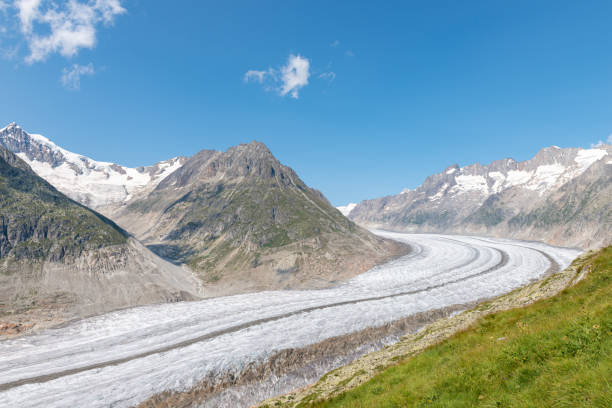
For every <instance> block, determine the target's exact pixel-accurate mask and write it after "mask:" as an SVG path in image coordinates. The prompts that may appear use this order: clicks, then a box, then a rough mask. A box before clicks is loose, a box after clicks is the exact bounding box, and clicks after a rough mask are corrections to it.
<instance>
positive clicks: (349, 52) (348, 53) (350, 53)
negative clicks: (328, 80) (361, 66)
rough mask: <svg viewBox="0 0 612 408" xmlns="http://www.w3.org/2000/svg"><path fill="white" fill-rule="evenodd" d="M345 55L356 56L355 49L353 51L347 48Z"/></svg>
mask: <svg viewBox="0 0 612 408" xmlns="http://www.w3.org/2000/svg"><path fill="white" fill-rule="evenodd" d="M344 55H346V56H347V57H354V56H355V53H354V52H353V51H351V50H346V51H345V52H344Z"/></svg>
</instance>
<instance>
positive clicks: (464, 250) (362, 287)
mask: <svg viewBox="0 0 612 408" xmlns="http://www.w3.org/2000/svg"><path fill="white" fill-rule="evenodd" d="M378 234H380V235H382V236H384V237H387V238H392V239H396V240H399V241H402V242H404V243H405V244H407V245H409V246H410V247H411V248H412V252H411V253H410V254H409V255H406V256H404V257H402V258H399V259H397V260H395V261H392V262H390V263H387V264H385V265H383V266H380V267H377V268H374V269H372V270H370V271H368V272H366V273H364V274H361V275H359V276H357V277H355V278H353V279H351V280H349V281H347V282H346V283H344V284H340V285H338V286H337V287H334V288H330V289H322V290H310V291H276V292H259V293H249V294H244V295H235V296H230V297H221V298H215V299H210V300H204V301H198V302H182V303H176V304H167V305H158V306H147V307H141V308H135V309H129V310H124V311H117V312H113V313H111V314H106V315H101V316H99V317H94V318H89V319H85V320H82V321H79V322H75V323H72V324H69V325H67V326H66V327H62V328H58V329H55V330H50V331H47V332H43V333H40V334H36V335H32V336H28V337H22V338H17V339H14V340H7V341H3V342H2V343H0V361H1V366H2V371H1V373H0V390H2V391H1V393H0V395H1V396H2V399H3V401H7V402H8V404H9V405H7V406H22V407H28V406H32V407H34V406H40V405H45V406H49V407H54V406H57V407H60V406H66V405H72V404H85V405H87V406H90V407H96V406H100V407H103V406H109V405H112V406H117V407H120V406H125V407H128V406H133V405H135V404H138V403H142V402H144V401H146V400H148V399H150V398H152V397H155V396H156V395H157V394H159V393H161V392H163V391H167V392H168V394H167V395H166V398H171V397H172V395H173V394H172V393H176V392H179V393H180V392H186V391H189V390H190V389H194V388H197V387H198V386H201V387H204V386H207V387H209V388H212V389H214V390H215V391H216V392H217V393H218V392H220V391H222V387H221V389H219V388H215V387H214V386H213V387H211V386H210V384H211V383H212V384H213V385H214V384H215V383H217V382H218V383H227V384H229V385H231V384H232V383H236V381H229V382H228V381H227V379H228V378H239V377H240V373H242V372H244V371H245V370H246V369H248V368H249V367H252V366H253V364H255V365H257V364H264V363H265V361H266V360H267V359H269V358H271V357H272V356H274V355H276V354H278V353H279V352H281V351H283V350H292V349H300V348H304V347H307V346H309V345H313V344H316V343H320V342H323V341H325V340H326V339H330V338H333V337H336V336H342V335H344V334H348V333H354V332H359V331H362V330H364V329H366V328H368V327H376V326H381V325H384V324H386V323H391V322H393V321H397V320H400V319H402V318H406V317H408V316H410V315H414V314H417V313H423V312H427V311H430V310H436V309H442V308H445V307H449V306H453V305H464V304H466V303H469V302H474V301H478V300H482V299H487V298H490V297H492V296H496V295H499V294H502V293H505V292H508V291H510V290H512V289H515V288H517V287H519V286H521V285H523V284H525V283H528V282H530V281H531V280H534V279H538V278H541V277H543V276H545V275H546V274H547V273H551V272H554V271H558V270H559V269H563V268H565V267H566V266H567V265H569V263H570V262H571V260H572V259H573V258H575V257H576V256H577V255H578V254H579V253H580V251H577V250H570V249H562V248H555V247H550V246H546V245H543V244H538V243H529V242H518V241H509V240H499V239H487V238H477V237H467V236H443V235H422V234H416V235H415V234H397V233H385V232H380V231H379V232H378ZM364 351H365V350H364ZM109 356H112V357H111V358H110V359H109ZM328 357H329V356H328ZM331 360H332V361H331V362H329V360H328V363H327V364H322V365H321V366H320V367H319V370H318V372H317V374H318V375H321V374H322V373H323V372H324V371H325V370H329V369H331V368H335V366H337V364H338V363H341V362H342V361H346V360H342V359H338V361H336V362H335V363H334V362H333V359H331ZM294 369H297V368H296V367H294ZM297 371H298V372H299V369H298V370H297ZM294 376H295V375H294ZM297 377H299V376H297ZM314 379H315V378H308V376H306V377H304V376H302V378H301V380H299V381H298V380H295V379H294V380H292V381H287V382H286V389H285V390H284V391H289V390H290V389H291V388H294V387H297V386H302V385H305V384H306V383H307V382H308V381H312V380H314ZM258 380H259V381H261V380H262V378H258ZM204 384H208V385H204ZM264 384H265V381H264ZM243 385H244V384H243ZM271 389H273V387H271ZM279 391H282V390H278V389H276V390H275V392H279ZM232 395H233V397H232ZM236 395H237V394H232V393H228V394H227V395H225V396H224V397H223V401H224V403H225V404H227V406H237V405H248V404H251V403H254V402H257V401H258V400H261V399H265V398H266V397H268V396H271V395H270V394H266V391H265V390H262V389H259V391H258V393H257V395H251V397H249V396H248V395H242V396H240V395H239V396H236ZM235 398H238V400H236V399H235ZM249 398H251V399H250V400H249Z"/></svg>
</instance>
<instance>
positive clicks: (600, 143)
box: [591, 134, 612, 148]
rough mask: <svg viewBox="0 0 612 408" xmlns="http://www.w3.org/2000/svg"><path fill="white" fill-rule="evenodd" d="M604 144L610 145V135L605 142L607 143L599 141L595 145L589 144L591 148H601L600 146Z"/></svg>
mask: <svg viewBox="0 0 612 408" xmlns="http://www.w3.org/2000/svg"><path fill="white" fill-rule="evenodd" d="M605 144H609V145H612V134H611V135H610V136H608V140H607V141H605V142H604V141H602V140H600V141H599V142H597V143H591V148H595V147H601V146H603V145H605Z"/></svg>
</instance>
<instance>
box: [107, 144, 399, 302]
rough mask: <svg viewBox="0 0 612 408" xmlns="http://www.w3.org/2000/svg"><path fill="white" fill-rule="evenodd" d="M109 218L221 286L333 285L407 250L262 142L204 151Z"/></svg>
mask: <svg viewBox="0 0 612 408" xmlns="http://www.w3.org/2000/svg"><path fill="white" fill-rule="evenodd" d="M113 218H114V219H115V220H116V221H117V222H118V223H119V224H120V225H122V226H123V227H125V228H126V229H128V230H130V231H132V232H133V233H134V234H135V235H136V236H137V237H138V238H139V239H141V240H142V241H143V242H144V243H146V244H147V245H148V246H149V247H150V248H151V249H153V250H154V251H155V252H156V253H158V254H160V255H162V256H164V257H166V258H170V259H173V260H176V261H179V262H186V263H187V264H188V265H189V266H190V267H191V268H192V269H193V270H195V271H197V272H198V273H199V275H200V276H201V278H202V279H203V280H204V281H205V282H207V283H215V286H216V287H218V288H219V290H221V291H222V292H223V293H228V292H240V291H246V290H257V289H269V288H304V287H322V286H327V285H329V283H330V282H333V281H337V280H340V279H344V278H346V277H349V276H353V275H355V274H357V273H361V272H364V271H365V270H367V269H369V268H371V267H373V266H375V265H376V264H378V263H381V262H384V261H386V260H388V259H390V258H392V257H395V256H398V255H399V254H402V253H405V252H406V249H407V248H405V247H403V246H401V245H400V244H398V243H395V242H392V241H388V240H385V239H382V238H379V237H376V236H374V235H373V234H371V233H370V232H368V231H366V230H364V229H362V228H361V227H358V226H356V225H355V224H354V223H353V222H352V221H349V220H348V219H347V218H346V217H344V216H343V215H342V214H341V213H340V212H339V211H338V210H336V209H335V208H333V207H332V206H331V204H330V203H329V202H328V201H327V199H326V198H325V197H324V196H323V195H322V194H321V193H320V192H319V191H317V190H314V189H311V188H309V187H308V186H306V184H305V183H304V182H303V181H302V180H300V178H299V177H298V175H297V174H296V173H295V171H293V170H292V169H291V168H289V167H287V166H284V165H282V164H281V163H280V162H279V161H278V160H277V159H276V158H275V157H274V156H273V155H272V153H271V152H270V151H269V150H268V148H267V147H266V146H265V145H264V144H262V143H259V142H251V143H249V144H241V145H239V146H235V147H231V148H229V149H228V150H227V151H226V152H219V151H213V150H203V151H201V152H199V153H198V154H196V155H195V156H193V157H191V158H189V159H187V160H186V161H185V163H184V164H183V166H182V167H181V168H180V169H178V170H176V171H175V172H173V173H172V174H170V175H169V176H168V177H166V178H165V179H164V180H163V181H162V182H160V183H159V185H158V186H157V187H156V188H155V189H154V190H153V191H152V192H151V193H149V194H148V195H147V196H146V197H144V198H141V199H135V200H132V201H131V202H130V203H128V205H127V206H124V207H122V208H121V209H120V210H119V211H118V212H116V213H115V214H113ZM221 288H223V289H221Z"/></svg>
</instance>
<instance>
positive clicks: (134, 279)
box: [0, 147, 197, 320]
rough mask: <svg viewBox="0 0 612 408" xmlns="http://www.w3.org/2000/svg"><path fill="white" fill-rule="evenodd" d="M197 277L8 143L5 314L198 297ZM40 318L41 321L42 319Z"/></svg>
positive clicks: (2, 259) (3, 191)
mask: <svg viewBox="0 0 612 408" xmlns="http://www.w3.org/2000/svg"><path fill="white" fill-rule="evenodd" d="M196 287H197V285H196V282H195V280H194V279H193V277H192V276H191V275H190V274H189V273H188V272H187V271H183V270H181V269H180V268H178V267H176V266H174V265H171V264H169V263H167V262H165V261H163V260H161V259H159V258H158V257H157V256H155V255H154V254H153V253H151V252H150V251H149V250H147V249H146V248H145V247H143V246H142V245H140V244H139V243H138V242H136V241H135V240H134V239H132V238H129V237H128V235H127V233H125V232H124V231H123V230H121V229H120V228H119V227H117V226H116V225H115V224H114V223H113V222H112V221H110V220H109V219H107V218H105V217H104V216H102V215H100V214H97V213H95V212H93V211H91V210H89V209H88V208H86V207H84V206H83V205H81V204H78V203H76V202H74V201H73V200H71V199H69V198H68V197H66V196H65V195H63V194H62V193H60V192H59V191H57V190H56V189H55V188H54V187H53V186H51V185H50V184H49V183H47V182H46V181H45V180H43V179H41V178H40V177H38V176H37V175H36V174H35V173H34V172H33V171H32V170H31V169H30V167H29V166H28V165H27V164H26V163H25V162H24V161H23V160H21V159H19V158H18V157H17V156H16V155H14V154H13V153H11V152H9V151H8V150H6V149H4V148H3V147H0V317H3V318H4V317H6V316H7V315H19V314H22V313H29V312H31V311H32V310H36V309H47V310H48V309H54V310H55V309H57V310H58V311H59V312H61V313H63V314H65V317H70V316H72V317H75V316H84V315H89V314H93V313H100V312H103V311H109V310H113V309H116V308H120V307H127V306H133V305H141V304H147V303H155V302H162V301H171V300H178V299H188V298H193V297H194V295H193V293H196V292H197V289H196ZM34 320H36V319H34Z"/></svg>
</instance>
